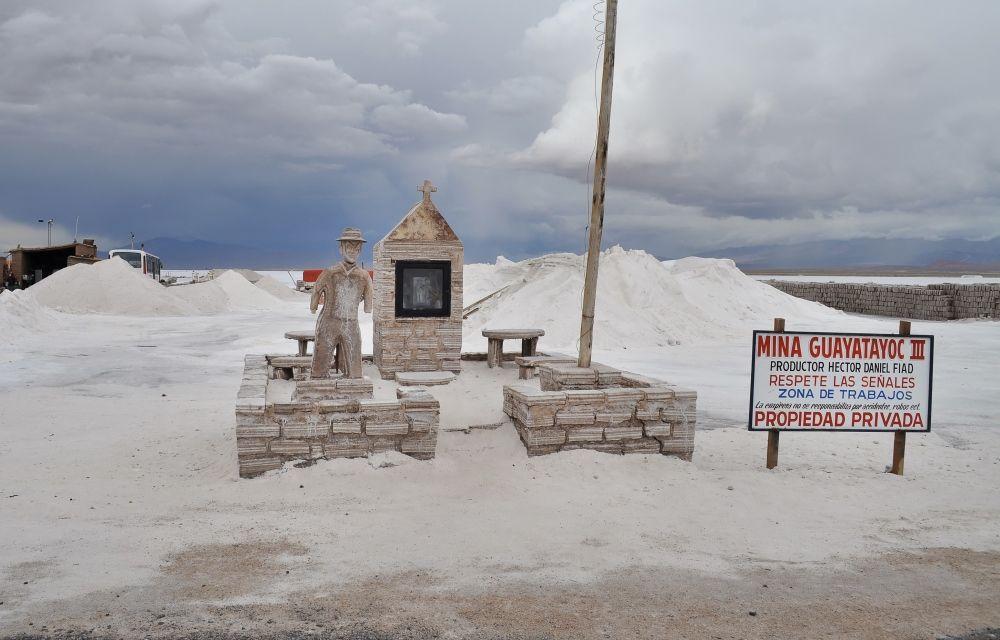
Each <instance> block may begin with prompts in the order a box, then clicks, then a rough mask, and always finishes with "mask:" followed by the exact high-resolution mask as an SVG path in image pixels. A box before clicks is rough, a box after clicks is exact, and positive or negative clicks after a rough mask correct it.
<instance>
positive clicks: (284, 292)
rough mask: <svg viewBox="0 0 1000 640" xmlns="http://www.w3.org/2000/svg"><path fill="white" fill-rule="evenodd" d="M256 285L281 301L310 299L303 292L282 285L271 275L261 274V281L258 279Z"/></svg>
mask: <svg viewBox="0 0 1000 640" xmlns="http://www.w3.org/2000/svg"><path fill="white" fill-rule="evenodd" d="M254 284H255V285H256V286H257V287H258V288H260V289H263V290H264V291H267V292H268V293H270V294H271V295H272V296H274V297H275V298H278V299H279V300H288V301H298V300H306V299H307V298H308V296H307V295H306V294H304V293H302V292H301V291H296V290H295V289H292V288H291V287H289V286H287V285H284V284H281V283H280V282H278V281H277V280H275V279H274V278H272V277H271V276H269V275H264V274H261V276H260V279H258V280H257V282H255V283H254Z"/></svg>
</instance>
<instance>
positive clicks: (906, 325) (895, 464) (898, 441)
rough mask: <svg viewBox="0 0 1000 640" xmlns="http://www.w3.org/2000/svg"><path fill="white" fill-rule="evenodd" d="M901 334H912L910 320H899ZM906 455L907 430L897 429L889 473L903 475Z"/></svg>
mask: <svg viewBox="0 0 1000 640" xmlns="http://www.w3.org/2000/svg"><path fill="white" fill-rule="evenodd" d="M899 335H901V336H908V335H910V321H909V320H900V321H899ZM905 457H906V432H905V431H897V432H896V433H895V434H894V435H893V437H892V466H891V467H890V468H889V473H895V474H896V475H897V476H901V475H903V459H904V458H905Z"/></svg>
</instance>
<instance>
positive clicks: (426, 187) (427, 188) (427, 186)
mask: <svg viewBox="0 0 1000 640" xmlns="http://www.w3.org/2000/svg"><path fill="white" fill-rule="evenodd" d="M437 190H438V188H437V187H435V186H434V185H432V184H431V181H430V180H424V183H423V184H422V185H420V186H419V187H417V191H419V192H421V193H423V194H424V202H430V201H431V194H432V193H434V192H435V191H437Z"/></svg>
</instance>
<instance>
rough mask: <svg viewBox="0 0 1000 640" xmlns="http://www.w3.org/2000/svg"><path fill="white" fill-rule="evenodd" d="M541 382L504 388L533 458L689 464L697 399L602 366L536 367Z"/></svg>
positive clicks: (693, 394) (507, 404) (692, 394)
mask: <svg viewBox="0 0 1000 640" xmlns="http://www.w3.org/2000/svg"><path fill="white" fill-rule="evenodd" d="M537 368H538V381H539V384H540V387H539V386H536V385H535V384H534V382H531V381H526V382H518V383H516V384H510V385H506V386H505V387H504V412H505V413H506V414H507V415H508V416H510V418H511V419H512V420H513V422H514V426H515V428H516V429H517V433H518V435H520V437H521V441H522V442H523V443H524V446H525V448H526V449H527V450H528V455H530V456H535V455H544V454H548V453H555V452H557V451H568V450H572V449H593V450H595V451H604V452H607V453H618V454H625V453H660V454H664V455H674V456H677V457H679V458H681V459H683V460H691V457H692V455H693V454H694V429H695V405H696V402H697V397H698V395H697V393H696V392H695V391H693V390H691V389H682V388H680V387H676V386H674V385H670V384H667V383H666V382H663V381H661V380H656V379H653V378H647V377H645V376H640V375H637V374H633V373H628V372H623V371H620V370H618V369H613V368H611V367H607V366H604V365H594V366H592V367H586V368H580V367H575V366H573V365H571V364H563V363H543V364H539V365H538V367H537Z"/></svg>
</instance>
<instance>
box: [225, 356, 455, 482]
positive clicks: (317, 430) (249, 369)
mask: <svg viewBox="0 0 1000 640" xmlns="http://www.w3.org/2000/svg"><path fill="white" fill-rule="evenodd" d="M275 371H276V369H275V367H273V366H271V364H270V360H269V357H268V356H263V355H249V356H247V357H246V359H245V360H244V369H243V383H242V385H241V387H240V391H239V393H238V394H237V400H236V451H237V457H238V459H239V473H240V477H243V478H251V477H253V476H257V475H260V474H262V473H264V472H266V471H270V470H272V469H278V468H280V467H281V466H282V465H283V464H284V463H286V462H291V461H296V460H316V459H321V458H325V459H332V458H363V457H367V456H369V455H371V454H373V453H379V452H383V451H398V452H400V453H404V454H406V455H409V456H412V457H414V458H418V459H420V460H429V459H431V458H433V457H434V452H435V449H436V446H437V431H438V422H439V418H440V405H439V403H438V401H437V400H435V399H434V396H432V395H431V394H430V392H428V391H427V390H426V389H425V388H423V387H406V388H400V389H398V390H397V391H396V396H397V399H396V400H395V401H387V400H375V399H373V397H372V395H373V385H372V382H371V381H370V380H366V379H348V378H330V379H323V380H299V381H297V382H296V390H295V394H294V396H293V398H292V400H291V402H272V403H268V402H267V401H266V398H267V385H268V381H269V380H272V379H274V378H275Z"/></svg>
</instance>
